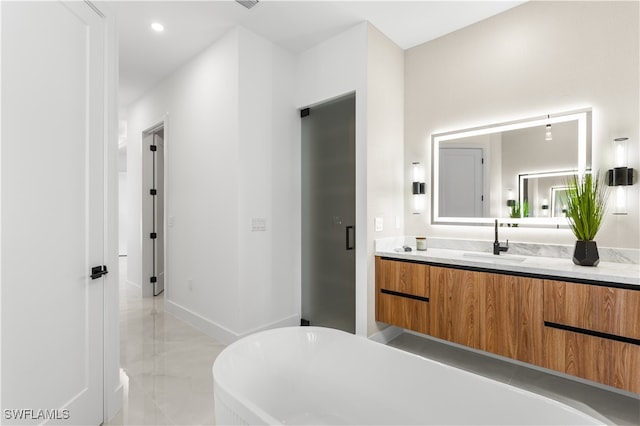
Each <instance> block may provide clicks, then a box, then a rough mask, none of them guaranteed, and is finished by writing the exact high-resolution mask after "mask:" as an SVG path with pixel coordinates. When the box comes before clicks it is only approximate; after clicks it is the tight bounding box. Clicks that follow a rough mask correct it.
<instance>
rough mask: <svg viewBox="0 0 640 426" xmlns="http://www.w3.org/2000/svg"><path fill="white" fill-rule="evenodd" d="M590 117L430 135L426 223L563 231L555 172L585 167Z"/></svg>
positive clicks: (549, 118)
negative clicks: (504, 222)
mask: <svg viewBox="0 0 640 426" xmlns="http://www.w3.org/2000/svg"><path fill="white" fill-rule="evenodd" d="M590 116H591V112H590V110H581V111H578V112H570V113H563V114H554V115H546V116H543V117H536V118H532V119H527V120H519V121H515V122H508V123H500V124H495V125H491V126H483V127H476V128H472V129H465V130H460V131H454V132H447V133H439V134H434V135H433V136H432V148H433V167H432V171H433V177H432V182H433V190H432V192H431V194H432V200H431V201H432V209H433V211H432V220H433V222H434V223H460V224H470V223H476V224H482V223H492V221H493V220H494V218H510V219H509V221H510V222H512V223H519V224H522V225H527V224H531V225H554V226H557V225H566V219H565V218H564V215H563V214H562V205H561V201H560V198H559V197H561V194H562V193H563V188H562V186H563V182H564V180H563V177H562V176H560V175H559V173H560V174H563V176H565V177H566V176H568V175H570V174H574V173H580V174H582V173H584V171H585V170H586V169H587V168H589V167H590V158H589V157H590V155H589V153H590V151H591V144H590V136H591V132H590ZM560 171H561V172H560ZM554 174H555V176H554ZM523 176H524V178H523ZM554 179H555V180H554ZM523 185H525V186H526V190H527V193H526V194H525V192H524V188H525V187H524V186H523ZM534 187H535V188H534ZM534 191H536V192H534ZM541 191H542V192H541ZM543 193H544V194H545V195H540V194H543ZM525 195H526V196H525ZM554 197H558V198H554ZM511 218H513V219H511Z"/></svg>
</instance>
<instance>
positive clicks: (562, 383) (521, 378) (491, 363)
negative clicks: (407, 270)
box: [389, 333, 640, 426]
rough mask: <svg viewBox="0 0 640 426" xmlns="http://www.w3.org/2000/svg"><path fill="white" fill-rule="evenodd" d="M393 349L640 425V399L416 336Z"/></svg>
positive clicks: (403, 338)
mask: <svg viewBox="0 0 640 426" xmlns="http://www.w3.org/2000/svg"><path fill="white" fill-rule="evenodd" d="M389 345H390V346H393V347H396V348H398V349H402V350H405V351H407V352H412V353H414V354H417V355H420V356H424V357H426V358H430V359H433V360H436V361H439V362H442V363H443V364H448V365H451V366H453V367H457V368H460V369H463V370H466V371H470V372H473V373H476V374H480V375H482V376H485V377H488V378H491V379H494V380H498V381H500V382H503V383H508V384H511V385H513V386H516V387H519V388H521V389H525V390H528V391H532V392H535V393H538V394H540V395H544V396H547V397H550V398H552V399H555V400H558V401H561V402H563V403H566V404H567V405H570V406H572V407H575V408H577V409H579V410H581V411H584V412H586V413H588V414H589V413H590V410H593V411H595V412H596V413H598V414H600V415H601V416H604V417H605V418H606V419H608V420H609V422H607V423H610V424H616V425H634V426H637V425H640V395H635V396H632V394H622V393H618V392H614V391H609V390H606V389H603V388H601V387H597V386H591V385H589V384H585V383H581V382H577V381H575V380H571V379H568V378H566V377H562V376H559V375H556V374H551V373H547V372H545V371H542V370H539V369H535V368H530V367H527V366H525V365H520V364H514V363H512V362H508V361H503V360H501V359H497V358H494V357H491V356H487V355H483V354H480V353H477V352H472V351H468V350H465V349H462V348H458V347H454V346H451V345H448V344H445V343H441V342H438V341H435V340H431V339H427V338H425V337H422V336H419V335H415V334H413V333H403V334H401V335H400V336H398V337H396V338H395V339H393V340H392V341H391V342H389Z"/></svg>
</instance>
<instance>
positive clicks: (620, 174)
mask: <svg viewBox="0 0 640 426" xmlns="http://www.w3.org/2000/svg"><path fill="white" fill-rule="evenodd" d="M607 185H609V186H621V185H622V186H625V185H633V169H632V168H629V167H614V168H613V169H610V170H608V171H607Z"/></svg>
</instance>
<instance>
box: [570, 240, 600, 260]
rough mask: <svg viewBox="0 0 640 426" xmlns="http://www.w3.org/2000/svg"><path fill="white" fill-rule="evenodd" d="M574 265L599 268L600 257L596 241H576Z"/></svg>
mask: <svg viewBox="0 0 640 426" xmlns="http://www.w3.org/2000/svg"><path fill="white" fill-rule="evenodd" d="M573 263H575V264H576V265H580V266H598V263H600V256H599V255H598V246H597V245H596V242H595V241H581V240H578V241H576V248H575V250H574V251H573Z"/></svg>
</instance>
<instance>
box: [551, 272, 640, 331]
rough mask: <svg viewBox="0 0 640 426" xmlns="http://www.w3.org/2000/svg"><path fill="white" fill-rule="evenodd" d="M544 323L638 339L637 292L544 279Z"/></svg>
mask: <svg viewBox="0 0 640 426" xmlns="http://www.w3.org/2000/svg"><path fill="white" fill-rule="evenodd" d="M544 321H545V322H548V323H552V324H558V325H563V326H569V327H574V328H577V329H582V330H589V331H595V332H599V333H605V334H609V335H612V336H619V337H624V338H629V339H636V340H637V339H640V291H637V290H627V289H621V288H613V287H604V286H594V285H587V284H575V283H567V282H561V281H551V280H544Z"/></svg>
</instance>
